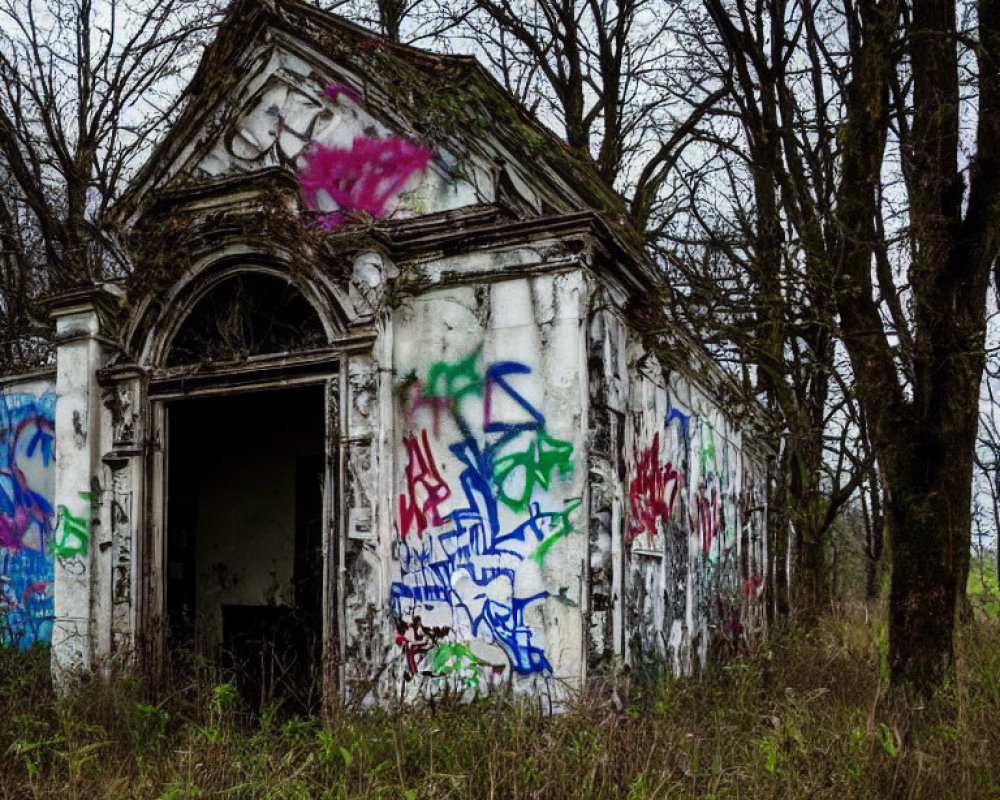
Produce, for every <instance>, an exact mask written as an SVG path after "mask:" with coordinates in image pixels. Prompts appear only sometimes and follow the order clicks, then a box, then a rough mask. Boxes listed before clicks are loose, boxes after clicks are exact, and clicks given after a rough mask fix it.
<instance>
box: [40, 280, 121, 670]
mask: <svg viewBox="0 0 1000 800" xmlns="http://www.w3.org/2000/svg"><path fill="white" fill-rule="evenodd" d="M106 303H107V298H106V296H105V295H104V293H103V292H101V291H99V290H80V291H76V292H72V293H69V294H65V295H61V296H59V297H57V298H55V299H53V300H52V301H51V305H50V313H51V315H52V318H53V320H54V321H55V326H56V411H55V439H56V461H55V467H56V472H55V512H56V528H55V534H54V536H53V544H52V549H53V555H54V563H55V575H54V583H53V594H54V595H55V619H54V620H53V625H52V674H53V678H54V680H55V682H56V684H57V686H59V687H60V688H65V687H66V685H67V684H68V683H71V682H72V680H73V678H74V677H76V676H78V675H81V674H83V673H85V672H87V671H89V670H91V669H92V668H93V657H94V650H93V648H94V620H93V614H92V611H91V609H92V601H93V569H92V565H93V563H94V550H95V549H96V538H97V537H96V536H95V533H96V531H95V527H99V526H100V514H99V502H100V480H99V479H100V474H101V464H100V438H101V437H100V418H101V393H100V389H99V387H98V384H97V371H98V369H100V368H101V366H102V360H103V358H104V352H105V347H104V345H103V344H102V341H103V340H102V337H101V317H102V314H101V311H102V308H104V307H106Z"/></svg>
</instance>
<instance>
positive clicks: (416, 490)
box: [399, 431, 451, 539]
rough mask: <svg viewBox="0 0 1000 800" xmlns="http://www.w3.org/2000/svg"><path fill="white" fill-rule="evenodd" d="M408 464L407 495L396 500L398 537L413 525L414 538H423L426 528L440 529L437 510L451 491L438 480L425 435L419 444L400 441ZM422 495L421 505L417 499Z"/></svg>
mask: <svg viewBox="0 0 1000 800" xmlns="http://www.w3.org/2000/svg"><path fill="white" fill-rule="evenodd" d="M403 446H404V447H406V453H407V457H408V459H409V460H408V462H407V465H406V493H405V494H401V495H400V496H399V534H400V536H402V537H403V538H404V539H405V538H406V535H407V534H408V533H409V532H410V529H411V528H412V527H413V525H414V524H416V526H417V536H421V537H422V536H423V535H424V531H425V530H427V527H428V525H443V524H444V519H442V517H441V514H440V512H439V511H438V507H439V506H440V505H441V504H442V503H443V502H444V501H445V500H447V499H448V498H449V497H451V489H449V488H448V484H447V483H445V482H444V480H442V478H441V474H440V472H438V466H437V464H436V463H435V461H434V454H433V453H432V452H431V446H430V443H429V442H428V441H427V431H423V432H422V433H421V435H420V440H419V441H418V440H417V439H416V438H415V437H413V436H407V437H404V439H403ZM419 494H423V496H424V500H423V502H421V501H420V499H419V497H418V495H419Z"/></svg>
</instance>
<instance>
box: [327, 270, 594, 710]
mask: <svg viewBox="0 0 1000 800" xmlns="http://www.w3.org/2000/svg"><path fill="white" fill-rule="evenodd" d="M581 289H582V277H581V275H580V273H579V272H565V273H561V274H546V275H539V276H537V277H524V278H513V279H509V280H504V281H499V282H494V283H489V284H481V285H479V286H460V287H455V288H441V289H436V290H433V291H428V292H426V293H424V294H421V295H420V296H417V297H414V298H410V299H407V300H405V301H404V302H403V303H402V305H401V306H400V307H399V308H397V309H396V310H395V311H394V313H393V317H392V322H391V344H389V343H388V342H387V350H388V352H386V353H385V354H384V358H387V359H391V363H392V371H391V391H389V392H384V393H383V395H382V396H383V402H384V403H385V404H386V405H388V406H390V407H391V412H390V414H389V419H388V420H386V421H387V422H388V423H389V424H390V425H391V428H392V433H391V434H390V435H389V436H388V437H387V438H388V441H383V447H384V448H386V449H387V450H389V451H390V453H391V458H390V459H389V460H391V464H387V465H384V466H383V472H384V473H385V474H387V475H388V476H389V480H390V490H389V492H388V494H389V496H390V498H391V507H390V508H389V509H387V512H388V513H387V514H385V516H384V519H383V522H382V524H381V526H380V527H381V528H382V537H383V543H382V544H383V550H384V559H383V565H384V569H385V572H384V575H385V584H384V585H385V587H386V593H387V596H386V597H384V598H383V602H384V603H385V608H386V609H387V611H388V614H387V615H386V617H387V618H388V624H389V625H390V626H391V630H389V631H387V634H388V636H390V637H392V638H391V640H392V641H393V642H394V647H393V648H392V650H391V654H390V656H389V658H390V662H389V663H388V664H387V674H388V675H391V676H392V679H393V680H392V684H393V685H394V686H395V687H396V688H395V690H396V692H397V696H398V692H399V691H402V692H403V694H404V695H411V696H412V695H414V694H417V693H421V694H426V695H433V694H437V693H440V692H442V691H456V690H457V691H460V692H470V693H471V692H487V691H489V690H490V689H491V688H495V687H497V686H499V685H501V684H505V683H507V682H508V681H512V682H513V683H514V685H515V689H516V690H520V689H525V688H527V687H529V686H532V685H534V684H535V683H536V682H537V680H538V679H540V678H541V679H548V678H556V679H560V681H565V682H567V683H569V684H571V685H578V683H579V679H580V678H581V676H582V669H583V664H582V656H583V652H584V645H583V624H582V617H581V603H582V602H583V594H584V588H583V587H584V584H583V581H584V575H585V569H584V564H585V559H586V557H587V555H586V549H587V541H586V535H585V534H583V533H579V532H577V531H576V527H577V526H578V525H581V523H582V519H583V503H584V495H585V484H586V476H587V472H586V461H585V456H584V420H585V418H586V417H585V405H586V397H585V390H584V378H583V369H582V365H583V343H582V337H581V332H580V324H581V319H582V306H581ZM383 375H385V373H383ZM383 419H385V415H383ZM581 527H582V525H581ZM349 560H350V559H349ZM360 588H361V587H360V586H359V585H357V583H356V582H355V588H354V589H353V590H352V589H351V588H349V589H348V601H347V605H348V607H349V608H350V607H351V606H352V602H351V599H350V596H351V593H352V591H354V592H356V591H358V590H359V589H360ZM348 616H349V617H350V614H349V615H348ZM359 621H360V620H357V619H350V618H348V619H347V620H346V624H347V626H348V634H347V636H348V646H347V664H348V670H349V676H348V677H349V682H351V676H350V671H351V670H352V669H354V670H357V671H359V672H360V670H361V669H362V668H363V663H361V662H362V661H363V660H357V659H355V658H354V657H353V654H355V653H357V652H358V650H359V648H358V647H355V646H352V644H351V639H352V632H351V628H352V626H355V625H356V624H357V623H358V622H359ZM354 635H355V636H356V637H357V639H358V640H359V641H358V644H359V645H361V646H363V641H361V640H363V639H364V636H363V634H361V633H357V634H354ZM373 672H374V668H372V667H369V668H368V677H369V678H370V677H371V676H372V674H373ZM364 677H365V676H364V675H362V674H356V675H355V676H354V682H357V681H360V680H362V679H363V678H364ZM536 690H537V688H536Z"/></svg>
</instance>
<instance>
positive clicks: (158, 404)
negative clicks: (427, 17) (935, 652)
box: [0, 2, 773, 700]
mask: <svg viewBox="0 0 1000 800" xmlns="http://www.w3.org/2000/svg"><path fill="white" fill-rule="evenodd" d="M188 95H189V96H188V100H187V104H186V106H185V111H184V112H183V113H182V115H181V118H180V119H179V120H178V122H177V123H176V125H175V126H174V127H173V128H172V129H171V131H169V132H168V133H167V135H166V136H165V138H164V141H163V142H162V143H161V145H160V146H159V147H158V149H157V150H156V151H155V153H154V154H153V156H152V157H151V158H150V161H149V163H148V164H147V165H146V166H145V167H144V169H143V170H142V171H141V172H140V173H139V175H138V176H137V177H136V179H135V181H134V182H133V184H132V186H131V189H130V190H129V192H128V193H127V195H126V196H125V198H124V199H123V200H122V202H121V203H120V204H119V207H118V211H117V220H116V221H117V222H118V224H119V225H120V226H121V228H122V229H123V230H125V231H127V232H128V236H129V237H130V238H129V242H128V245H129V247H130V250H131V252H132V253H133V256H134V262H135V263H134V271H133V274H132V276H131V277H130V278H129V279H128V280H127V281H124V282H122V283H121V284H108V285H103V286H97V287H94V288H93V290H88V291H81V292H77V293H75V294H71V295H64V296H62V297H58V298H54V299H53V301H52V304H51V313H52V316H53V319H54V321H55V326H56V336H57V346H56V365H55V368H54V369H53V370H51V371H49V372H41V373H35V374H32V375H29V376H27V377H22V378H18V379H7V380H5V381H4V382H3V383H2V384H0V445H2V448H3V450H2V453H0V580H2V581H3V583H2V591H3V595H2V598H0V600H2V602H0V639H2V641H3V643H4V644H5V645H8V646H18V647H23V646H27V645H29V644H31V643H33V642H36V641H37V642H49V643H50V645H51V651H52V661H53V669H54V672H55V674H56V676H57V677H58V678H60V679H62V678H64V677H66V676H69V675H72V674H74V673H77V672H79V671H88V670H93V669H95V668H96V667H98V666H101V665H114V664H117V663H138V664H139V665H140V667H141V668H142V669H144V670H147V671H150V672H153V673H157V672H162V671H163V670H164V669H166V668H167V666H168V665H169V664H170V663H171V662H172V661H174V660H175V659H174V658H173V654H174V653H176V652H180V651H182V650H183V651H195V652H199V653H202V654H207V655H209V656H210V657H212V658H216V659H219V660H220V663H222V664H223V665H229V666H232V667H235V668H237V669H238V670H239V669H243V670H244V672H245V673H247V675H246V680H247V682H248V685H249V686H251V688H252V687H253V686H258V687H259V686H260V685H263V684H265V683H266V684H268V685H271V686H279V685H281V686H286V687H288V691H289V692H293V691H295V692H299V693H300V694H301V696H303V697H307V698H315V697H317V696H318V695H319V694H320V693H325V694H326V695H327V696H333V695H335V694H336V693H345V694H347V695H350V696H353V697H357V698H362V699H369V698H370V699H372V700H379V699H381V698H384V697H400V696H403V697H412V696H416V695H420V694H423V695H427V694H437V693H441V692H446V691H449V692H456V691H457V692H460V693H468V694H475V693H488V692H491V691H495V690H497V689H499V688H500V687H506V686H508V685H509V686H512V687H513V689H514V690H515V691H518V692H548V693H550V694H551V693H553V692H555V693H563V692H565V691H572V690H574V689H577V688H580V687H581V686H582V685H584V683H585V682H586V681H587V680H588V679H589V678H591V677H592V676H594V675H597V674H608V673H613V672H615V671H616V670H619V669H621V668H622V667H623V666H625V665H629V666H630V667H631V668H632V669H633V670H635V669H640V668H641V669H644V670H646V669H672V670H674V671H677V672H686V671H687V672H689V671H692V670H697V669H701V668H704V666H705V665H706V663H708V661H709V658H710V652H711V651H712V650H713V648H714V647H715V645H713V642H715V643H718V644H719V645H720V646H722V647H723V648H729V649H738V648H739V647H741V646H743V645H744V644H745V643H746V642H747V641H749V640H751V639H752V638H753V637H754V636H758V635H760V633H761V632H762V631H763V628H764V624H765V622H764V617H765V615H764V596H765V592H766V587H767V585H768V575H769V572H770V571H771V570H772V569H773V564H772V561H773V559H772V557H771V554H769V552H768V533H767V501H766V498H767V475H768V453H767V450H766V448H765V447H764V446H763V445H762V444H761V443H760V437H759V436H757V435H756V434H755V433H754V431H756V430H758V428H759V425H758V423H759V412H758V411H757V409H756V407H755V405H754V403H753V402H751V401H748V400H746V399H745V398H743V397H742V396H741V395H740V393H739V392H738V391H737V389H736V387H735V385H734V384H733V383H732V382H731V381H730V380H729V379H728V377H727V376H726V375H725V373H724V372H723V371H722V370H721V369H719V367H718V366H717V365H715V364H714V363H713V362H712V361H711V359H710V358H709V357H708V356H707V355H706V353H705V352H704V350H703V349H702V348H701V347H700V346H698V345H697V343H695V342H693V341H692V340H691V339H690V337H689V336H687V335H686V334H685V333H684V331H682V330H680V329H679V328H678V327H677V326H675V325H673V324H672V323H671V322H670V320H669V319H667V318H665V317H664V316H663V312H662V310H661V309H660V306H661V305H662V304H661V303H659V301H658V298H661V297H662V292H663V287H662V281H661V278H660V277H659V276H658V275H657V274H656V272H655V270H654V269H653V268H652V267H651V265H650V264H649V263H648V261H647V260H646V258H645V256H644V255H643V253H642V249H641V247H640V246H639V245H638V244H637V240H636V236H635V235H634V234H633V233H631V232H630V231H629V230H628V228H627V225H625V224H624V223H623V222H621V220H622V219H624V214H623V211H622V207H621V200H620V198H618V197H617V196H616V195H615V194H614V193H613V192H612V191H611V190H610V189H609V188H608V187H606V186H604V185H603V184H601V182H600V180H599V179H598V178H597V176H596V175H595V174H594V173H593V171H592V169H591V168H590V167H589V166H588V165H587V164H586V163H584V161H583V160H582V159H580V158H579V157H578V156H577V155H575V154H573V153H571V152H570V151H569V150H568V149H567V148H566V147H565V146H564V145H562V144H561V143H560V142H558V141H557V140H556V139H555V138H554V137H553V136H552V135H551V134H549V133H548V132H547V131H546V130H545V129H544V128H542V127H541V126H540V125H539V124H538V123H537V122H535V121H534V120H533V119H531V117H530V116H529V115H528V114H527V113H526V112H525V111H523V109H521V108H520V107H518V106H517V105H516V104H515V103H513V101H511V100H510V99H509V98H508V97H506V95H504V93H503V92H502V90H501V89H500V88H499V86H497V85H496V84H495V83H494V82H493V81H492V79H491V78H489V76H488V75H487V74H486V73H485V72H484V71H483V70H482V69H481V68H480V67H479V66H478V65H477V64H476V63H475V62H474V61H473V60H471V59H468V58H464V57H442V56H435V55H431V54H428V53H423V52H421V51H417V50H413V49H410V48H407V47H403V46H400V45H395V44H391V43H389V42H386V41H384V40H382V39H380V38H379V37H377V36H375V35H373V34H371V33H369V32H366V31H363V30H361V29H359V28H357V27H355V26H353V25H351V24H350V23H347V22H345V21H344V20H341V19H339V18H336V17H333V16H331V15H329V14H325V13H323V12H320V11H317V10H316V9H314V8H311V7H309V6H306V5H302V4H299V3H296V2H282V3H278V4H277V5H268V4H261V3H257V2H244V3H240V4H237V8H236V9H235V10H234V11H233V12H232V13H231V14H230V16H229V17H228V19H227V20H226V21H225V22H224V23H223V26H222V28H221V29H220V32H219V35H218V38H217V39H216V41H215V43H214V44H213V45H212V46H211V47H210V48H209V49H208V51H207V53H206V55H205V57H204V60H203V62H202V65H201V67H200V68H199V70H198V73H197V75H196V77H195V79H194V82H193V83H192V85H191V87H190V88H189V89H188ZM262 653H263V654H264V655H263V657H262V655H261V654H262Z"/></svg>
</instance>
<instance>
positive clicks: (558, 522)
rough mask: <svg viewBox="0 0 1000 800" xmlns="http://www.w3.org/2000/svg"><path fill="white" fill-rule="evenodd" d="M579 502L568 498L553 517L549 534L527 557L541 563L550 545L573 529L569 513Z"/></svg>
mask: <svg viewBox="0 0 1000 800" xmlns="http://www.w3.org/2000/svg"><path fill="white" fill-rule="evenodd" d="M580 503H581V501H580V500H570V501H568V502H567V504H566V508H565V509H564V510H563V511H560V512H559V513H558V514H556V515H555V517H554V518H553V521H552V530H551V531H549V535H548V536H546V537H545V540H544V541H543V542H542V543H541V544H539V545H538V547H536V548H535V551H534V552H533V553H532V554H531V555H530V556H528V558H530V559H531V560H532V561H534V562H535V563H537V564H541V563H542V562H543V561H544V560H545V556H546V555H547V554H548V552H549V550H551V549H552V545H554V544H555V543H556V542H558V541H559V540H560V539H562V538H563V537H564V536H566V535H567V534H570V533H572V532H573V531H574V530H575V529H574V528H573V523H572V522H571V521H570V518H569V515H570V514H572V513H573V512H574V511H575V510H576V509H578V508H579V507H580Z"/></svg>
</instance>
